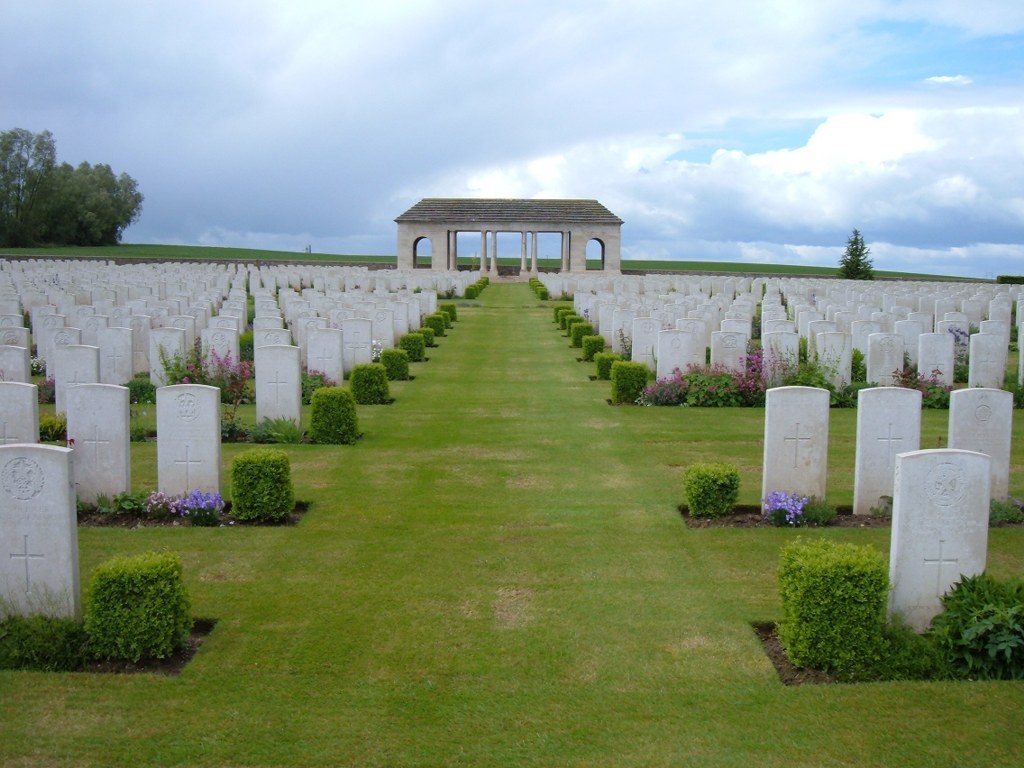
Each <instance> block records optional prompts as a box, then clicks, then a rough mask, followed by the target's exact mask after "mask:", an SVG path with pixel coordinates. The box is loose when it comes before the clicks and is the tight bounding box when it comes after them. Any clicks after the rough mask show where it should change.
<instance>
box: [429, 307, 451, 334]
mask: <svg viewBox="0 0 1024 768" xmlns="http://www.w3.org/2000/svg"><path fill="white" fill-rule="evenodd" d="M449 325H450V323H449V321H448V316H447V315H445V314H444V313H442V312H435V313H434V314H432V315H427V316H426V317H424V318H423V326H424V327H425V328H430V329H431V330H432V331H433V332H434V338H435V339H436V338H440V337H441V336H444V333H445V328H447V327H448V326H449Z"/></svg>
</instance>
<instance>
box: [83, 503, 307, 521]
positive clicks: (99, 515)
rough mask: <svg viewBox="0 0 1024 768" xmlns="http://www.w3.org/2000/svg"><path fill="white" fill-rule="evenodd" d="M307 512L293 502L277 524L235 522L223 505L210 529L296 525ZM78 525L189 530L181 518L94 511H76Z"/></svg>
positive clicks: (229, 504) (302, 505) (228, 505)
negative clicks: (289, 510)
mask: <svg viewBox="0 0 1024 768" xmlns="http://www.w3.org/2000/svg"><path fill="white" fill-rule="evenodd" d="M308 510H309V502H307V501H297V502H295V509H293V510H292V513H291V514H290V515H288V517H286V518H285V519H284V520H280V521H278V522H263V521H260V520H236V519H235V518H234V517H232V516H231V503H230V502H228V503H227V504H225V506H224V509H223V511H222V512H221V513H220V522H219V523H218V524H217V525H214V526H208V527H210V528H232V527H235V526H245V527H251V526H262V527H266V526H271V527H278V526H288V525H298V524H299V521H300V520H301V519H302V516H303V515H305V514H306V512H307V511H308ZM78 525H79V527H81V528H189V527H193V526H190V525H189V523H188V522H187V520H186V519H185V518H181V517H163V518H152V517H147V516H146V515H137V514H132V513H117V514H111V513H109V512H97V511H96V510H94V509H80V510H78Z"/></svg>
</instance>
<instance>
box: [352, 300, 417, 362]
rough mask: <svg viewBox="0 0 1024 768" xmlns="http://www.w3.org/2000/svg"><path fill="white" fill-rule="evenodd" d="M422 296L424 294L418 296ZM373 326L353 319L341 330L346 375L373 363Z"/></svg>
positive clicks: (365, 321)
mask: <svg viewBox="0 0 1024 768" xmlns="http://www.w3.org/2000/svg"><path fill="white" fill-rule="evenodd" d="M418 295H420V296H422V294H418ZM372 331H373V326H372V321H370V320H369V319H366V318H361V317H353V318H351V319H348V320H346V321H345V324H344V326H343V327H342V329H341V332H342V334H343V347H342V361H343V363H344V365H345V373H346V374H348V373H350V372H351V371H352V367H353V366H356V365H361V364H363V363H372V362H373V336H372Z"/></svg>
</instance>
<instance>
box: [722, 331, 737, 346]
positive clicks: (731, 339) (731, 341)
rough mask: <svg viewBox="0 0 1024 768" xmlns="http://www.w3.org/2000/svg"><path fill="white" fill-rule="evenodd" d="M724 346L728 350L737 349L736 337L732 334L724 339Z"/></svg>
mask: <svg viewBox="0 0 1024 768" xmlns="http://www.w3.org/2000/svg"><path fill="white" fill-rule="evenodd" d="M722 346H723V347H725V348H726V349H736V337H735V336H733V335H732V334H730V335H728V336H723V337H722Z"/></svg>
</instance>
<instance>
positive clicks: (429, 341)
mask: <svg viewBox="0 0 1024 768" xmlns="http://www.w3.org/2000/svg"><path fill="white" fill-rule="evenodd" d="M416 333H418V334H419V335H420V336H422V337H423V344H424V346H427V347H436V346H437V344H435V343H434V329H433V328H431V327H430V326H427V325H423V326H420V329H419V330H418V331H416Z"/></svg>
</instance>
